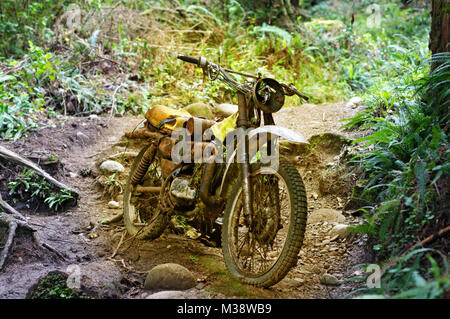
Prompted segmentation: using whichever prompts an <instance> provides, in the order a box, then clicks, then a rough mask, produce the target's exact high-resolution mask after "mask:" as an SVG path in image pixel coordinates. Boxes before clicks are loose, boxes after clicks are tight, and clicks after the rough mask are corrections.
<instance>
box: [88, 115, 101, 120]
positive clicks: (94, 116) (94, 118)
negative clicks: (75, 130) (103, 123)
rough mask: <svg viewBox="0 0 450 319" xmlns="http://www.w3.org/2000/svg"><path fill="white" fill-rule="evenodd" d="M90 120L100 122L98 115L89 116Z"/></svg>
mask: <svg viewBox="0 0 450 319" xmlns="http://www.w3.org/2000/svg"><path fill="white" fill-rule="evenodd" d="M89 119H90V120H98V119H99V117H98V115H97V114H91V115H89Z"/></svg>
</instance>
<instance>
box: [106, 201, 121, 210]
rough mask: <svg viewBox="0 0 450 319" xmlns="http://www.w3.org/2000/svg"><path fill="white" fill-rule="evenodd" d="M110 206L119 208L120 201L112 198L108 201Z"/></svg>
mask: <svg viewBox="0 0 450 319" xmlns="http://www.w3.org/2000/svg"><path fill="white" fill-rule="evenodd" d="M108 208H111V209H116V208H119V203H118V202H116V201H115V200H112V201H110V202H109V203H108Z"/></svg>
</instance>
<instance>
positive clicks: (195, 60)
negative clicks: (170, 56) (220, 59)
mask: <svg viewBox="0 0 450 319" xmlns="http://www.w3.org/2000/svg"><path fill="white" fill-rule="evenodd" d="M178 59H180V60H183V61H184V62H189V63H193V64H197V65H199V64H200V59H198V58H194V57H191V56H187V55H179V56H178Z"/></svg>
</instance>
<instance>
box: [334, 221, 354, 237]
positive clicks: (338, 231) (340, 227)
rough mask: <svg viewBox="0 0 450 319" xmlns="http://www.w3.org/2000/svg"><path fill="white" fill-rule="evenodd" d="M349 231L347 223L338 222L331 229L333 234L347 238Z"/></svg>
mask: <svg viewBox="0 0 450 319" xmlns="http://www.w3.org/2000/svg"><path fill="white" fill-rule="evenodd" d="M349 233H350V232H349V230H348V225H345V224H337V225H335V226H334V227H333V228H332V229H331V231H330V235H331V236H338V237H339V238H341V239H343V238H346V237H347V236H348V234H349Z"/></svg>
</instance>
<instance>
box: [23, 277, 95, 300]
mask: <svg viewBox="0 0 450 319" xmlns="http://www.w3.org/2000/svg"><path fill="white" fill-rule="evenodd" d="M26 297H27V298H28V299H93V297H92V296H89V295H87V294H86V293H84V292H82V291H78V290H74V289H72V288H69V287H68V285H67V275H65V274H59V273H51V274H49V275H47V276H46V277H44V278H42V279H41V280H40V281H39V283H38V285H37V287H36V288H34V289H33V290H32V292H31V293H30V294H29V295H27V296H26Z"/></svg>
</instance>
